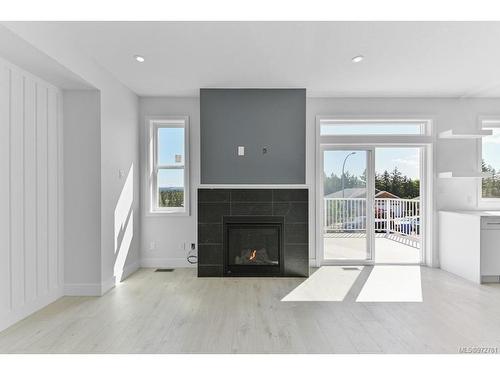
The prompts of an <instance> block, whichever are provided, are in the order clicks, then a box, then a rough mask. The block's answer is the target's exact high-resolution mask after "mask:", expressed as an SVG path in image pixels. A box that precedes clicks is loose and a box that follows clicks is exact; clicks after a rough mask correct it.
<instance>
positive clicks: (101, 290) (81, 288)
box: [64, 261, 140, 297]
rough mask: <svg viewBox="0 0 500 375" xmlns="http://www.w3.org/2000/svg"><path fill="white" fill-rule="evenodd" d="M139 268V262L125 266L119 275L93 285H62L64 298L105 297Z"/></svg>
mask: <svg viewBox="0 0 500 375" xmlns="http://www.w3.org/2000/svg"><path fill="white" fill-rule="evenodd" d="M139 268H140V262H139V261H136V262H134V263H132V264H129V265H128V266H126V267H125V268H124V269H123V271H122V273H121V275H117V276H111V277H110V278H109V279H107V280H106V281H104V282H103V283H101V284H99V283H94V284H84V283H82V284H65V285H64V295H65V296H80V297H100V296H103V295H105V294H106V293H107V292H109V291H110V290H111V289H113V288H114V287H115V285H116V283H117V281H118V282H120V281H123V280H125V279H126V278H127V277H129V276H130V275H132V274H133V273H134V272H135V271H137V270H138V269H139Z"/></svg>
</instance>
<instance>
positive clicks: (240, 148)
mask: <svg viewBox="0 0 500 375" xmlns="http://www.w3.org/2000/svg"><path fill="white" fill-rule="evenodd" d="M238 156H245V146H238Z"/></svg>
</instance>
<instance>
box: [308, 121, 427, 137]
mask: <svg viewBox="0 0 500 375" xmlns="http://www.w3.org/2000/svg"><path fill="white" fill-rule="evenodd" d="M318 117H319V118H318V121H319V129H318V135H319V136H320V137H322V138H326V137H335V138H340V139H347V138H359V137H366V138H375V137H377V138H381V139H382V138H394V137H410V138H417V137H426V136H431V134H432V120H430V119H428V118H427V119H421V118H400V117H395V118H387V117H383V116H381V117H379V118H376V117H366V118H364V117H342V116H332V117H330V116H318ZM328 123H331V124H335V123H339V124H348V123H352V124H353V125H356V124H365V123H371V124H372V125H377V124H379V125H387V124H391V123H394V124H408V125H419V126H420V128H421V132H420V133H419V134H404V133H393V134H321V127H322V125H323V124H325V125H328Z"/></svg>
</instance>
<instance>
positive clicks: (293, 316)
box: [0, 266, 500, 353]
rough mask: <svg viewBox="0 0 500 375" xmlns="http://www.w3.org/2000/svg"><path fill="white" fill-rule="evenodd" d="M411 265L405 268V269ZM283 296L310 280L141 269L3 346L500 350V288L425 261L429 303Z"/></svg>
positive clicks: (21, 330) (7, 338) (33, 323)
mask: <svg viewBox="0 0 500 375" xmlns="http://www.w3.org/2000/svg"><path fill="white" fill-rule="evenodd" d="M402 267H405V266H402ZM370 268H371V267H365V269H364V270H363V272H361V274H360V275H359V277H357V279H356V282H355V283H354V285H353V286H352V287H351V288H350V291H349V292H348V294H347V295H346V296H345V298H344V300H343V301H342V302H282V301H281V299H282V298H283V297H285V296H286V295H287V294H288V293H289V292H290V291H292V290H294V289H295V288H296V287H297V286H298V285H300V284H301V283H302V282H303V281H304V279H294V278H283V279H276V278H197V277H196V271H195V270H194V269H178V270H175V271H174V272H172V273H155V272H153V270H151V269H141V270H139V271H138V272H136V273H135V274H133V275H132V276H131V277H130V278H128V279H127V280H126V281H125V282H123V283H122V284H120V285H119V286H117V287H116V288H115V289H113V290H111V291H110V292H109V293H108V294H106V295H105V296H103V297H63V298H61V299H60V300H58V301H56V302H55V303H53V304H51V305H49V306H47V307H46V308H44V309H42V310H40V311H38V312H37V313H35V314H33V315H31V316H30V317H28V318H27V319H25V320H23V321H21V322H19V323H17V324H16V325H14V326H12V327H10V328H9V329H7V330H5V331H3V332H1V333H0V352H1V353H458V351H459V348H460V347H478V346H482V347H485V346H487V347H500V286H499V285H497V284H495V285H481V286H479V285H475V284H472V283H470V282H468V281H465V280H462V279H460V278H458V277H455V276H453V275H451V274H449V273H446V272H444V271H441V270H438V269H429V268H425V267H423V268H421V279H422V295H423V302H387V303H386V302H363V303H361V302H356V297H357V295H358V294H359V293H360V291H361V289H362V287H363V284H364V283H365V282H366V280H367V278H368V275H369V273H370Z"/></svg>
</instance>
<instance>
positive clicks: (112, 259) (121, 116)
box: [4, 22, 140, 292]
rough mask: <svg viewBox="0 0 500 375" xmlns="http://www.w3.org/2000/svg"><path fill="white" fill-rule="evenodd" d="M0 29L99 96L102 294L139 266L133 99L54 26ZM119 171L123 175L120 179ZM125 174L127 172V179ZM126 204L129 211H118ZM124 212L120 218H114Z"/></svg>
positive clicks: (136, 138)
mask: <svg viewBox="0 0 500 375" xmlns="http://www.w3.org/2000/svg"><path fill="white" fill-rule="evenodd" d="M4 26H5V27H7V28H8V29H9V30H11V31H12V32H14V33H15V34H16V35H18V36H19V37H21V38H23V39H24V40H26V41H27V42H29V43H30V44H32V45H33V46H35V47H36V48H37V49H39V50H41V51H42V52H44V53H45V54H47V55H48V56H50V57H51V58H52V59H53V60H55V61H57V63H59V64H61V65H62V66H64V67H65V68H66V69H68V70H70V71H71V72H73V73H74V74H76V75H78V76H79V77H81V78H82V79H83V80H84V81H86V82H88V83H89V85H91V86H92V87H95V88H96V89H98V90H99V92H100V98H101V103H100V110H101V140H100V141H101V146H100V147H101V190H100V201H101V234H102V236H101V250H100V251H101V265H100V267H101V282H102V292H105V291H106V290H109V289H110V288H112V287H113V286H114V285H115V282H116V281H117V280H119V279H123V278H124V277H126V276H127V275H128V274H130V273H131V272H133V271H135V270H136V269H137V268H138V267H139V243H140V220H139V218H140V216H139V174H138V173H139V168H138V163H139V134H138V128H137V122H138V98H137V96H136V95H135V94H134V93H133V92H132V91H130V90H129V89H128V88H127V87H125V86H124V85H123V84H122V83H121V82H119V81H118V80H117V79H116V78H114V76H113V75H112V73H110V72H108V71H107V70H105V69H104V68H102V67H101V66H100V65H98V64H97V63H96V62H95V61H94V60H93V59H92V58H90V57H88V56H87V55H86V54H85V53H84V52H83V50H82V49H81V48H80V47H79V46H78V45H77V43H75V41H74V40H71V39H70V38H68V35H67V34H66V33H64V31H63V30H62V29H60V25H58V24H57V23H52V24H44V23H36V22H5V23H4ZM120 171H122V172H123V175H124V177H120ZM129 171H132V173H131V178H130V179H129V178H127V177H128V176H129ZM130 195H131V196H132V200H131V202H130V201H129V199H128V197H129V196H130ZM94 199H95V197H93V198H92V201H94ZM90 204H91V203H90ZM127 204H129V205H130V207H126V208H123V207H125V205H127ZM127 209H128V211H127V213H126V214H120V213H122V211H125V210H127ZM128 212H130V213H131V215H128ZM124 216H125V217H124ZM130 218H131V219H132V220H130ZM118 237H119V238H118ZM123 240H125V242H123ZM96 267H99V265H98V264H96Z"/></svg>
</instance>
